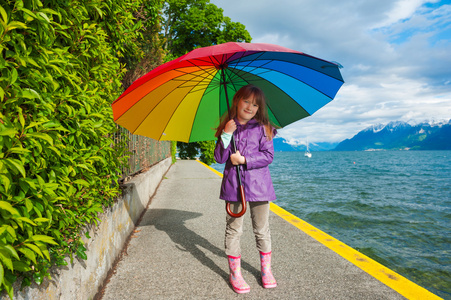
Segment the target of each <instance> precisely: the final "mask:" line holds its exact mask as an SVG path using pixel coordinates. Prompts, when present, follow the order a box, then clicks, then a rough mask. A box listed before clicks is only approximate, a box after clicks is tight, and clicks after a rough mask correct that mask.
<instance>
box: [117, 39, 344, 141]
mask: <svg viewBox="0 0 451 300" xmlns="http://www.w3.org/2000/svg"><path fill="white" fill-rule="evenodd" d="M247 84H253V85H256V86H258V87H260V88H261V89H262V90H263V92H264V93H265V96H266V101H267V106H268V113H269V117H270V120H271V121H272V122H273V124H275V125H276V126H279V127H284V126H286V125H288V124H291V123H293V122H295V121H297V120H299V119H302V118H304V117H307V116H309V115H311V114H313V113H314V112H315V111H317V110H318V109H320V108H321V107H323V106H324V105H326V104H327V103H329V102H330V101H331V100H332V99H333V98H334V97H335V95H336V93H337V92H338V90H339V89H340V87H341V86H342V84H343V78H342V76H341V74H340V71H339V66H338V65H337V64H335V63H331V62H328V61H325V60H322V59H319V58H316V57H313V56H310V55H307V54H305V53H302V52H298V51H294V50H291V49H288V48H285V47H280V46H276V45H272V44H258V43H256V44H252V43H234V42H230V43H225V44H220V45H216V46H211V47H204V48H199V49H195V50H193V51H191V52H189V53H187V54H185V55H184V56H181V57H179V58H177V59H175V60H172V61H170V62H167V63H165V64H163V65H161V66H159V67H158V68H156V69H154V70H152V71H151V72H149V73H147V74H146V75H144V76H142V77H141V78H139V79H137V80H136V81H135V82H134V83H133V84H132V85H131V86H130V87H129V88H128V89H127V90H126V91H125V92H124V93H123V94H122V95H121V96H120V97H119V98H118V99H117V100H116V101H114V102H113V104H112V107H113V115H114V120H115V122H116V123H118V124H119V125H121V126H123V127H125V128H127V129H128V130H129V131H130V132H132V133H133V134H139V135H144V136H148V137H150V138H153V139H156V140H173V141H182V142H195V141H205V140H213V139H215V137H214V134H215V128H216V127H217V126H218V125H219V121H220V118H221V116H222V115H223V114H224V113H226V112H227V110H228V99H226V96H227V95H228V97H230V99H231V98H232V97H233V95H234V94H235V92H236V91H237V90H238V89H239V88H241V87H242V86H244V85H247ZM225 89H227V91H225ZM226 92H227V93H226ZM226 94H227V95H226Z"/></svg>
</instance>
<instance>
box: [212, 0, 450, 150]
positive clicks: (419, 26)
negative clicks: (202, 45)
mask: <svg viewBox="0 0 451 300" xmlns="http://www.w3.org/2000/svg"><path fill="white" fill-rule="evenodd" d="M210 2H211V3H213V4H215V5H216V6H218V7H220V8H222V9H223V10H224V16H227V17H230V18H231V19H232V21H234V22H240V23H242V24H243V25H245V26H246V29H247V30H248V31H249V33H250V35H251V37H252V42H253V43H270V44H276V45H280V46H284V47H288V48H291V49H294V50H297V51H301V52H304V53H306V54H309V55H313V56H316V57H319V58H322V59H325V60H328V61H334V62H338V63H340V64H341V65H342V66H343V68H342V69H341V73H342V76H343V78H344V80H345V84H344V85H343V86H342V88H341V89H340V90H339V91H338V94H337V96H336V97H335V99H334V100H333V101H332V102H330V103H329V104H327V105H326V106H324V107H323V108H321V109H320V110H319V111H317V112H316V113H315V114H313V115H312V116H310V117H308V118H305V119H302V120H300V121H297V122H295V123H293V124H291V125H288V126H287V127H285V128H283V129H280V130H279V136H281V137H283V138H285V139H286V140H287V141H289V142H290V143H292V144H305V143H306V141H307V140H308V141H309V143H316V142H340V141H342V140H344V139H347V138H352V137H353V136H354V135H356V134H357V133H358V132H359V131H361V130H363V129H365V128H368V127H370V126H372V125H376V124H387V123H389V122H392V121H406V122H410V123H420V122H423V121H442V120H450V119H451V0H447V1H423V0H340V1H336V0H240V1H238V0H210Z"/></svg>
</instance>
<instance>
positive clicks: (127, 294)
mask: <svg viewBox="0 0 451 300" xmlns="http://www.w3.org/2000/svg"><path fill="white" fill-rule="evenodd" d="M220 184H221V178H220V177H218V175H217V174H215V173H214V172H212V171H211V170H209V169H208V168H206V167H205V166H204V165H202V164H200V163H198V162H196V161H177V163H176V164H174V165H173V166H172V167H171V168H170V170H169V171H168V173H167V174H166V177H165V179H164V180H163V181H162V182H161V185H160V186H159V188H158V190H157V192H156V194H155V196H154V197H153V199H152V202H151V204H150V206H149V209H148V210H147V211H146V213H145V215H144V217H143V219H142V221H141V223H140V224H139V226H138V227H137V229H136V231H135V233H134V235H133V236H132V238H131V241H130V243H129V245H128V247H127V254H126V255H124V257H123V259H122V260H121V261H120V262H119V263H118V265H117V267H116V270H115V273H114V275H113V276H112V277H111V278H110V280H109V282H108V283H107V284H106V287H105V290H104V294H103V298H102V299H103V300H109V299H111V300H113V299H114V300H118V299H237V298H242V299H334V300H336V299H358V300H363V299H371V300H374V299H405V298H404V297H403V296H401V295H400V294H398V293H397V292H396V291H394V290H392V289H391V288H389V287H388V286H386V285H384V284H383V283H381V282H380V281H378V280H377V279H375V278H374V277H372V276H370V275H368V274H367V273H366V272H364V271H362V270H361V269H360V268H358V267H356V266H355V265H353V264H352V263H350V262H349V261H347V260H345V259H344V258H342V257H341V256H339V255H338V254H336V253H335V252H333V251H331V250H330V249H328V248H327V247H325V246H323V245H322V244H320V243H319V242H317V241H316V240H314V239H313V238H311V237H310V236H308V235H307V234H305V233H304V232H302V231H300V230H299V229H298V228H296V227H295V226H293V225H291V224H289V223H288V222H286V221H285V220H284V219H282V218H281V217H279V216H277V215H275V214H274V213H271V215H270V223H271V233H272V242H273V273H274V276H275V277H276V279H277V282H278V287H277V288H274V289H264V288H263V287H262V285H261V283H260V270H259V269H260V262H259V257H258V252H257V250H256V248H255V241H254V237H253V234H252V227H251V223H250V217H249V215H248V213H246V215H245V219H246V222H245V232H244V234H243V237H242V240H241V244H242V259H243V264H242V271H243V276H244V278H245V279H246V281H247V282H248V284H249V285H250V286H251V291H250V293H248V294H241V295H238V294H236V293H235V292H234V291H233V290H232V288H231V287H230V285H229V284H228V265H227V258H226V256H225V254H224V251H223V247H224V246H223V239H224V228H225V217H226V212H225V209H224V203H223V201H222V200H218V196H219V188H220Z"/></svg>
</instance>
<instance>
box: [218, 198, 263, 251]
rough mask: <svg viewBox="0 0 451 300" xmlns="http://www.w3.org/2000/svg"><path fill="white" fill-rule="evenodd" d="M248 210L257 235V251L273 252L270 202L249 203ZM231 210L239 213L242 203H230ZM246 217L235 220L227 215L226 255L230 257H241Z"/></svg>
mask: <svg viewBox="0 0 451 300" xmlns="http://www.w3.org/2000/svg"><path fill="white" fill-rule="evenodd" d="M247 205H248V210H250V212H251V219H252V228H253V231H254V235H255V242H256V244H257V250H258V251H260V252H264V253H267V252H271V233H270V231H269V202H268V201H262V202H247ZM230 209H231V210H232V212H234V213H237V212H239V211H241V203H240V202H230ZM243 220H244V215H243V216H241V217H239V218H233V217H231V216H229V214H227V217H226V222H227V223H226V230H225V241H224V244H225V253H226V255H228V256H240V255H241V247H240V237H241V235H242V234H243Z"/></svg>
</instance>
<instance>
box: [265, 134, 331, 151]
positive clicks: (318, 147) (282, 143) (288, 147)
mask: <svg viewBox="0 0 451 300" xmlns="http://www.w3.org/2000/svg"><path fill="white" fill-rule="evenodd" d="M337 145H338V143H326V142H324V143H311V144H309V150H310V151H328V150H332V149H334V148H335V147H336V146H337ZM306 149H307V147H306V146H305V145H293V144H289V143H288V141H287V140H285V139H284V138H281V137H276V138H274V151H276V152H279V151H305V150H306Z"/></svg>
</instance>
